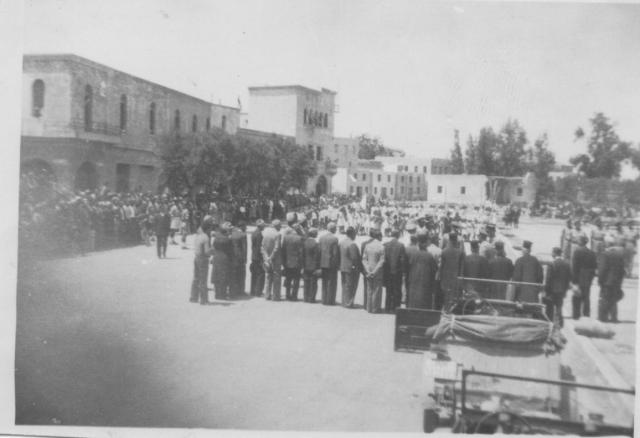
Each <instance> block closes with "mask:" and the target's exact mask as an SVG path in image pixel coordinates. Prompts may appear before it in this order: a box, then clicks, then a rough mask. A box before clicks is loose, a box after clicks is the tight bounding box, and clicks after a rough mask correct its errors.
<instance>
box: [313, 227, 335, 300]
mask: <svg viewBox="0 0 640 438" xmlns="http://www.w3.org/2000/svg"><path fill="white" fill-rule="evenodd" d="M327 230H328V232H327V233H325V234H323V235H322V236H320V240H319V242H318V244H319V246H320V267H321V268H322V304H324V305H329V306H332V305H334V304H335V303H336V290H337V288H338V268H339V267H340V248H339V246H338V238H337V237H336V235H335V233H336V223H335V222H329V224H328V225H327Z"/></svg>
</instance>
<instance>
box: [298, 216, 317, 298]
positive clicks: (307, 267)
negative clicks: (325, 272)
mask: <svg viewBox="0 0 640 438" xmlns="http://www.w3.org/2000/svg"><path fill="white" fill-rule="evenodd" d="M316 237H318V229H317V228H310V229H309V232H308V234H307V238H306V239H305V240H304V244H303V253H302V259H303V263H302V266H303V275H304V301H305V303H315V302H316V294H317V293H318V276H319V275H320V274H321V272H322V271H321V270H320V246H319V245H318V242H317V241H316Z"/></svg>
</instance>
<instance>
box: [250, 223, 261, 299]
mask: <svg viewBox="0 0 640 438" xmlns="http://www.w3.org/2000/svg"><path fill="white" fill-rule="evenodd" d="M263 230H264V221H263V220H262V219H258V220H257V221H256V229H255V231H254V232H253V233H252V234H251V265H249V271H251V295H252V296H254V297H259V296H261V295H262V291H263V290H264V266H263V260H262V231H263Z"/></svg>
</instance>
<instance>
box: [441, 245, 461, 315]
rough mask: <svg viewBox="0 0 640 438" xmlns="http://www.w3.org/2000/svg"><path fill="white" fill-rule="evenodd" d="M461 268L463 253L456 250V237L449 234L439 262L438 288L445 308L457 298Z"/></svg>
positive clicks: (458, 249)
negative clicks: (440, 290)
mask: <svg viewBox="0 0 640 438" xmlns="http://www.w3.org/2000/svg"><path fill="white" fill-rule="evenodd" d="M463 266H464V251H463V250H462V249H460V248H458V235H457V234H456V233H450V234H449V239H448V242H447V247H446V248H445V249H444V250H443V251H442V260H441V262H440V288H441V289H442V294H443V305H444V306H445V308H447V307H448V306H449V304H450V303H451V301H453V300H455V299H456V298H457V297H458V277H459V276H460V275H461V274H462V268H463Z"/></svg>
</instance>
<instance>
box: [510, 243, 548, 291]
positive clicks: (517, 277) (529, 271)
mask: <svg viewBox="0 0 640 438" xmlns="http://www.w3.org/2000/svg"><path fill="white" fill-rule="evenodd" d="M532 245H533V244H532V243H531V242H530V241H528V240H525V241H524V242H523V243H522V256H520V257H519V258H518V259H517V260H516V263H515V265H514V267H513V281H520V282H525V283H542V280H543V279H544V278H543V277H544V276H543V271H542V265H541V264H540V261H538V259H537V258H536V257H534V256H532V255H531V246H532ZM541 293H542V292H541V291H540V288H539V287H537V286H529V285H518V286H516V296H515V299H516V301H520V302H524V303H537V302H539V295H540V294H541Z"/></svg>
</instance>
